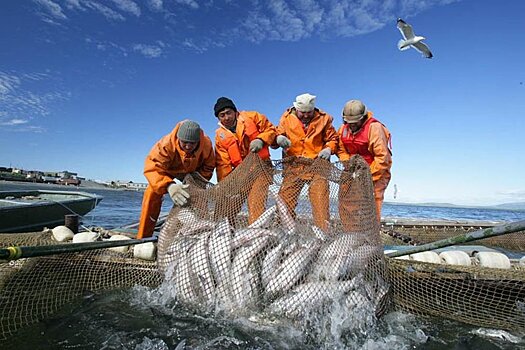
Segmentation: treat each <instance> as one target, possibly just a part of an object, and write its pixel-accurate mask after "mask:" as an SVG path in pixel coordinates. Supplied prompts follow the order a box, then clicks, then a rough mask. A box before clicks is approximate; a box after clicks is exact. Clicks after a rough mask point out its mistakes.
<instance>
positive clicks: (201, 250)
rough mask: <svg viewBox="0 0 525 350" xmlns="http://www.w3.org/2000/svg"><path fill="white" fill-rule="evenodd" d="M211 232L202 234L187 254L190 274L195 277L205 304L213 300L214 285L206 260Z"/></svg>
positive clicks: (208, 263)
mask: <svg viewBox="0 0 525 350" xmlns="http://www.w3.org/2000/svg"><path fill="white" fill-rule="evenodd" d="M210 235H211V232H206V233H203V234H202V235H201V236H200V237H199V239H198V241H197V242H196V243H195V244H194V245H193V247H192V248H191V249H190V251H189V252H188V257H189V264H190V267H191V272H192V273H193V275H194V276H195V277H196V280H197V282H198V283H197V285H198V286H199V290H200V291H201V293H199V294H201V295H202V296H203V297H204V301H205V302H211V301H213V300H214V298H215V284H214V282H213V276H212V272H211V267H210V262H209V260H208V241H209V238H210Z"/></svg>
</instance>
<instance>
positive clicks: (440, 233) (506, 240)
mask: <svg viewBox="0 0 525 350" xmlns="http://www.w3.org/2000/svg"><path fill="white" fill-rule="evenodd" d="M494 225H495V224H494V223H486V222H480V223H478V224H477V225H475V224H473V223H472V222H470V223H461V222H458V223H455V222H444V221H441V222H439V221H437V222H419V223H416V222H412V223H411V222H409V221H408V220H407V222H403V221H402V220H400V222H396V223H387V224H385V225H383V227H382V229H381V232H382V240H383V243H384V244H387V245H405V244H410V245H414V244H415V245H420V244H425V243H430V242H435V241H437V240H441V239H445V238H450V237H454V236H457V235H461V234H465V233H467V232H472V231H476V230H480V229H484V228H488V227H492V226H494ZM524 233H525V231H520V232H514V233H509V234H506V235H503V236H498V237H490V238H484V239H482V240H477V241H473V242H470V243H465V245H479V244H481V245H485V246H491V247H499V248H504V249H507V250H512V251H520V252H523V251H525V235H524Z"/></svg>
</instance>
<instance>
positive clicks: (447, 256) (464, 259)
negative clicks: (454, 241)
mask: <svg viewBox="0 0 525 350" xmlns="http://www.w3.org/2000/svg"><path fill="white" fill-rule="evenodd" d="M439 257H440V258H441V259H443V261H444V262H445V264H449V265H462V266H470V265H472V262H471V261H470V256H469V255H468V254H467V253H465V252H463V251H461V250H447V251H444V252H441V253H439Z"/></svg>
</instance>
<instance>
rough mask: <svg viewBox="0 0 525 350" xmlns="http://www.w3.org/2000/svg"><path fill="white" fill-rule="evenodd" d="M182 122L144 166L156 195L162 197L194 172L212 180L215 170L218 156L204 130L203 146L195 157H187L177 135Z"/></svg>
mask: <svg viewBox="0 0 525 350" xmlns="http://www.w3.org/2000/svg"><path fill="white" fill-rule="evenodd" d="M181 123H182V122H180V123H178V124H177V125H176V126H175V128H174V129H173V131H172V132H171V133H169V134H168V135H166V136H164V137H163V138H161V139H160V140H159V141H158V142H157V143H156V144H155V145H154V146H153V148H152V149H151V151H150V152H149V154H148V156H147V157H146V161H145V163H144V176H146V178H147V179H148V183H149V185H150V186H151V188H152V189H153V191H154V192H155V193H157V194H160V195H163V194H165V193H166V192H167V187H168V185H169V184H170V182H172V181H173V179H174V178H177V179H178V180H181V181H182V179H183V178H184V176H185V175H186V174H188V173H191V172H194V171H196V172H198V173H199V174H200V175H202V177H204V178H205V179H207V180H209V179H210V178H211V176H212V175H213V169H214V168H215V153H214V152H213V145H212V143H211V140H210V138H209V137H208V136H206V135H205V134H204V132H203V131H202V130H201V138H200V143H199V145H198V146H197V149H196V150H195V152H194V153H193V154H186V152H184V151H183V150H182V149H181V148H180V145H179V140H178V138H177V131H178V130H179V127H180V125H181Z"/></svg>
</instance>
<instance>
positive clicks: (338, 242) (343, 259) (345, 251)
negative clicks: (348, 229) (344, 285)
mask: <svg viewBox="0 0 525 350" xmlns="http://www.w3.org/2000/svg"><path fill="white" fill-rule="evenodd" d="M362 242H363V239H362V238H361V237H358V236H357V234H342V235H340V236H338V237H337V238H335V239H334V240H333V241H332V242H331V243H330V244H328V245H325V246H323V248H321V251H320V252H319V258H318V259H317V261H316V263H315V264H314V268H313V271H312V274H311V277H312V278H313V280H327V281H336V280H339V279H342V278H343V279H344V278H347V277H348V276H349V275H350V274H349V272H350V269H351V268H352V267H353V266H360V265H354V258H355V257H357V255H353V254H352V252H353V251H354V250H355V249H357V248H358V247H359V245H360V244H362Z"/></svg>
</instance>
